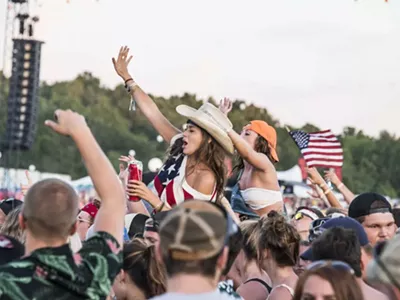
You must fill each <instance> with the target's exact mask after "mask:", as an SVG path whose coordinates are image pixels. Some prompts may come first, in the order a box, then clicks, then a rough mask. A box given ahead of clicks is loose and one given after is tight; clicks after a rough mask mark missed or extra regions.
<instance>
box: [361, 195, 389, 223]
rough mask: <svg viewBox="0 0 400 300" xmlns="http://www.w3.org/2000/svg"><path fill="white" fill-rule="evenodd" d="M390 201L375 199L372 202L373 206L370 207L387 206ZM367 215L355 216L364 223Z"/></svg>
mask: <svg viewBox="0 0 400 300" xmlns="http://www.w3.org/2000/svg"><path fill="white" fill-rule="evenodd" d="M387 207H388V203H387V201H386V202H385V201H382V200H375V201H374V202H372V203H371V206H370V208H369V209H378V208H387ZM365 217H366V216H361V217H356V218H354V219H355V220H357V221H358V222H359V223H360V224H362V223H364V221H365Z"/></svg>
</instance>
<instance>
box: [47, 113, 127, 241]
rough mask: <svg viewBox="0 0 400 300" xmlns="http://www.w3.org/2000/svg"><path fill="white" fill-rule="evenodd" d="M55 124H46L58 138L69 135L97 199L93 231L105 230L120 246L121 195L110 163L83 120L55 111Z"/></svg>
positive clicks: (121, 235) (121, 225) (122, 227)
mask: <svg viewBox="0 0 400 300" xmlns="http://www.w3.org/2000/svg"><path fill="white" fill-rule="evenodd" d="M55 115H56V117H57V122H53V121H49V120H47V121H46V123H45V124H46V125H47V126H49V127H50V128H52V129H53V130H54V131H56V132H58V133H59V134H62V135H67V136H70V137H71V138H72V139H73V140H74V142H75V144H76V146H77V147H78V150H79V152H80V153H81V156H82V158H83V160H84V162H85V165H86V169H87V171H88V173H89V176H90V178H91V179H92V181H93V185H94V187H95V189H96V191H97V193H98V195H99V197H100V199H101V208H100V209H99V212H98V213H97V216H96V219H95V223H94V230H95V231H105V232H107V233H109V234H111V235H112V236H114V238H115V239H116V240H117V241H118V243H119V244H120V245H122V243H123V232H124V215H125V195H124V191H123V189H122V186H121V183H120V181H119V179H118V177H117V176H116V175H117V174H116V173H115V171H114V169H113V167H112V165H111V163H110V161H109V160H108V158H107V157H106V156H105V154H104V153H103V151H102V150H101V148H100V146H99V145H98V144H97V142H96V140H95V138H94V136H93V134H92V132H91V131H90V129H89V127H88V126H87V125H86V122H85V118H84V117H83V116H81V115H79V114H77V113H75V112H73V111H71V110H67V111H64V110H56V112H55Z"/></svg>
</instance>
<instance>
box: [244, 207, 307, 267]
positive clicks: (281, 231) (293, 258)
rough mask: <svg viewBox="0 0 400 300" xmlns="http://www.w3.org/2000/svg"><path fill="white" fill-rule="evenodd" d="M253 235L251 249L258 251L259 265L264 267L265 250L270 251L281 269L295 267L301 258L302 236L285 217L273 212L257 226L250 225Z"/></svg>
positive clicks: (257, 223) (249, 240) (250, 243)
mask: <svg viewBox="0 0 400 300" xmlns="http://www.w3.org/2000/svg"><path fill="white" fill-rule="evenodd" d="M248 226H249V228H248V230H249V231H250V230H251V233H250V235H249V238H248V243H249V246H248V247H249V249H253V250H252V251H254V249H257V250H256V251H257V263H258V265H259V267H261V266H262V265H263V260H264V258H265V255H264V253H265V250H268V251H269V254H270V255H271V256H272V258H273V260H274V261H275V262H276V263H277V265H278V266H279V267H286V266H290V267H292V266H295V265H296V263H297V259H298V256H299V245H300V235H299V234H298V233H297V231H296V229H295V228H294V227H293V226H292V225H290V224H289V223H287V222H286V220H285V217H283V216H282V215H280V214H279V213H277V212H276V211H271V212H270V213H269V214H268V215H267V216H263V217H262V218H261V219H260V220H259V221H257V222H256V224H255V225H253V224H251V225H248Z"/></svg>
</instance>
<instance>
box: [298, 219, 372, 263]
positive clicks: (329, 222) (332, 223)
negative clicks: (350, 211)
mask: <svg viewBox="0 0 400 300" xmlns="http://www.w3.org/2000/svg"><path fill="white" fill-rule="evenodd" d="M321 220H323V221H324V222H321V223H322V224H321V225H320V226H319V228H317V230H315V229H314V231H313V232H314V240H315V239H316V238H318V236H320V235H321V234H322V233H323V232H324V231H325V230H327V229H329V228H333V227H343V228H345V229H353V230H354V231H355V233H356V235H357V237H358V241H359V242H360V245H361V247H364V246H366V245H368V244H369V241H368V236H367V234H366V232H365V230H364V227H362V225H361V224H360V223H359V222H357V221H356V220H354V219H352V218H349V217H338V218H329V219H328V218H324V219H321ZM310 236H311V234H310ZM310 242H312V241H310ZM300 257H301V259H303V260H313V257H312V247H310V248H308V249H307V250H306V251H305V252H304V253H302V254H301V255H300Z"/></svg>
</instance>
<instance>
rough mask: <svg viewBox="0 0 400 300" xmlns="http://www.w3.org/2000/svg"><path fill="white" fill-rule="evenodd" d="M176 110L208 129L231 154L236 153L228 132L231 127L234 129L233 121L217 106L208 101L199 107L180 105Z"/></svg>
mask: <svg viewBox="0 0 400 300" xmlns="http://www.w3.org/2000/svg"><path fill="white" fill-rule="evenodd" d="M176 111H177V112H178V114H180V115H182V116H184V117H187V118H188V119H189V120H191V121H193V122H194V123H195V124H196V125H198V126H199V127H201V128H203V129H204V130H205V131H207V133H209V134H210V135H211V136H212V137H213V138H214V139H215V140H216V141H217V142H218V143H219V144H220V145H221V146H222V147H223V148H224V149H225V151H227V152H228V153H230V154H233V153H234V147H233V144H232V141H231V139H230V138H229V136H228V134H227V133H226V132H227V131H228V130H229V129H232V127H233V126H232V123H231V121H229V119H228V117H227V116H225V115H224V114H223V113H222V112H221V111H220V110H219V109H218V108H217V107H215V106H214V105H212V104H211V103H208V102H207V103H204V104H203V105H202V106H201V107H200V108H199V109H194V108H192V107H190V106H187V105H178V106H177V108H176Z"/></svg>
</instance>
